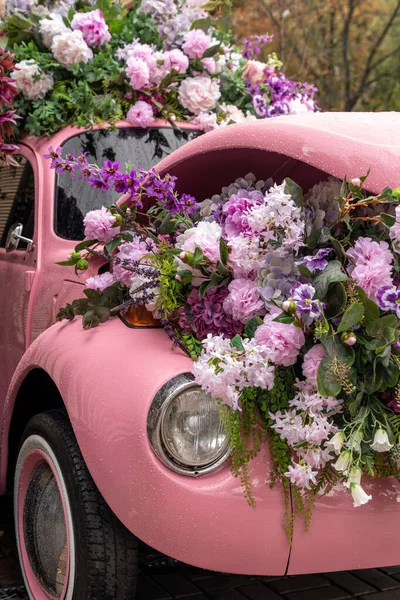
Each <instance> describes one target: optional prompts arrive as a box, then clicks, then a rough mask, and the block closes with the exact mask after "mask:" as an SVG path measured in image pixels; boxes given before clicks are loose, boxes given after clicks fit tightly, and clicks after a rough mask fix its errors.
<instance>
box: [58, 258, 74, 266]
mask: <svg viewBox="0 0 400 600" xmlns="http://www.w3.org/2000/svg"><path fill="white" fill-rule="evenodd" d="M75 264H76V260H72V259H70V260H61V261H60V262H56V265H60V267H73V266H74V265H75Z"/></svg>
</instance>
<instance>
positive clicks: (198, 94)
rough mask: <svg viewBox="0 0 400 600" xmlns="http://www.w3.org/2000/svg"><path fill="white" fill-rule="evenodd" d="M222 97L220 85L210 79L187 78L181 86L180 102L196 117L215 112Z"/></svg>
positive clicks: (202, 77)
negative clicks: (211, 111) (200, 114)
mask: <svg viewBox="0 0 400 600" xmlns="http://www.w3.org/2000/svg"><path fill="white" fill-rule="evenodd" d="M220 96H221V92H220V89H219V85H218V83H217V82H216V81H215V80H213V79H210V77H205V76H201V77H187V78H186V79H184V80H183V81H182V83H181V85H180V86H179V93H178V98H179V102H180V103H181V104H182V106H183V108H187V109H188V110H189V111H190V112H191V113H193V114H194V115H198V114H199V113H206V112H209V111H210V110H213V109H214V108H215V106H216V104H217V100H218V98H219V97H220Z"/></svg>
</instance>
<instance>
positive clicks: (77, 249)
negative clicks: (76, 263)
mask: <svg viewBox="0 0 400 600" xmlns="http://www.w3.org/2000/svg"><path fill="white" fill-rule="evenodd" d="M96 243H97V240H85V241H84V242H81V243H80V244H77V245H76V246H75V252H80V251H81V250H84V249H85V248H89V246H93V244H96Z"/></svg>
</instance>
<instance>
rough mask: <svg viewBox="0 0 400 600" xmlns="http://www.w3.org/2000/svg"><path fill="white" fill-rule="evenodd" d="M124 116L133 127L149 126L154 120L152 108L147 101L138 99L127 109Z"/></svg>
mask: <svg viewBox="0 0 400 600" xmlns="http://www.w3.org/2000/svg"><path fill="white" fill-rule="evenodd" d="M126 118H127V119H128V121H130V122H131V123H132V124H133V125H135V127H144V128H145V127H150V125H151V124H152V123H153V121H154V114H153V109H152V108H151V106H150V104H147V102H144V101H143V100H138V101H137V102H136V104H134V105H133V106H132V107H131V108H130V109H129V111H128V114H127V115H126Z"/></svg>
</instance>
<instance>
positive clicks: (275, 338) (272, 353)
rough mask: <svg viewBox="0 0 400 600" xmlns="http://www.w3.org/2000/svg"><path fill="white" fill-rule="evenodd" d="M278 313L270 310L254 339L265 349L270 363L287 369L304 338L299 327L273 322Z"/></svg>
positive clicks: (295, 356) (295, 358)
mask: <svg viewBox="0 0 400 600" xmlns="http://www.w3.org/2000/svg"><path fill="white" fill-rule="evenodd" d="M279 312H280V311H279V309H276V310H275V309H273V310H271V312H270V313H269V314H268V315H267V316H266V317H265V318H264V324H263V325H261V326H260V327H259V328H258V329H257V331H256V333H255V336H254V338H255V340H256V341H257V342H258V343H259V344H260V345H263V346H265V347H266V349H267V352H268V357H269V358H270V360H272V362H274V363H275V364H276V365H283V366H284V367H289V366H290V365H294V363H295V362H296V360H297V357H298V355H299V352H300V350H301V348H302V347H303V346H304V344H305V338H304V333H303V330H302V329H300V327H295V326H294V325H292V324H288V323H278V322H276V321H274V320H273V319H275V317H276V316H277V314H279Z"/></svg>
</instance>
